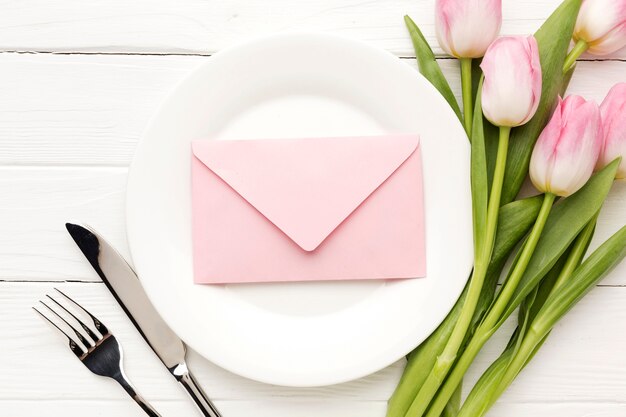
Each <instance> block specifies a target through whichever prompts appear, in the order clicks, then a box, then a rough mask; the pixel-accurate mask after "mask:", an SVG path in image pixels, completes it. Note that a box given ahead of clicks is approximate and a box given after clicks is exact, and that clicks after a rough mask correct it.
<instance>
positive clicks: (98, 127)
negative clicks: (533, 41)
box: [0, 54, 626, 166]
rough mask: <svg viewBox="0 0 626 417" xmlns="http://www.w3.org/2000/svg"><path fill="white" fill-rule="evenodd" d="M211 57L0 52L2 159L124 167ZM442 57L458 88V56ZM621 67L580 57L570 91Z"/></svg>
mask: <svg viewBox="0 0 626 417" xmlns="http://www.w3.org/2000/svg"><path fill="white" fill-rule="evenodd" d="M209 59H210V58H206V57H145V56H65V55H61V56H56V55H43V56H32V55H19V54H0V75H1V77H0V91H2V94H0V138H2V140H0V165H2V164H5V165H68V164H69V165H88V166H93V165H104V166H127V165H128V164H129V163H130V161H131V159H132V155H133V152H134V150H135V147H136V145H137V142H138V140H139V138H140V135H141V132H142V131H143V129H144V128H145V126H146V124H147V123H148V121H149V119H150V118H151V117H152V115H153V114H154V113H155V111H156V110H157V108H158V106H159V104H160V102H161V101H162V100H163V99H164V98H165V96H166V95H167V93H168V92H169V91H170V90H171V89H172V88H174V86H175V85H176V84H177V83H178V82H179V81H180V80H181V79H182V78H183V77H184V76H185V75H187V74H188V73H189V72H190V71H191V70H192V69H193V68H194V67H196V66H197V65H199V64H201V63H203V62H206V61H207V60H209ZM403 62H405V63H406V64H407V65H411V66H413V67H416V64H415V60H412V59H405V60H403ZM440 63H441V65H442V67H443V69H444V72H445V74H446V75H447V76H448V77H449V79H450V81H451V84H452V86H453V88H454V91H455V92H457V94H458V93H459V91H460V82H459V75H458V62H457V61H456V60H450V59H444V60H440ZM624 73H626V62H607V61H604V62H581V63H580V64H579V68H578V70H577V71H576V73H575V75H574V79H573V80H572V83H571V87H570V90H569V91H570V92H572V93H577V94H582V95H584V96H586V97H588V98H593V99H596V100H602V98H603V97H604V95H605V94H606V92H607V91H608V90H609V88H610V87H611V86H612V85H613V84H615V83H617V82H620V81H624ZM381 76H382V75H381Z"/></svg>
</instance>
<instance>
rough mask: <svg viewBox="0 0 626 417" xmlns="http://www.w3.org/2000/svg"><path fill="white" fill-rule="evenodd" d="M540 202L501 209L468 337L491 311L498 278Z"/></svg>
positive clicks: (529, 201)
mask: <svg viewBox="0 0 626 417" xmlns="http://www.w3.org/2000/svg"><path fill="white" fill-rule="evenodd" d="M541 202H542V197H541V196H540V195H539V196H534V197H529V198H525V199H523V200H517V201H514V202H512V203H509V204H507V205H506V206H503V207H501V208H500V215H499V217H498V219H499V220H498V231H497V233H496V242H495V244H494V247H493V254H492V256H491V263H490V264H489V268H488V269H487V274H486V275H485V282H484V283H483V289H482V291H481V292H480V297H479V298H478V303H477V304H476V310H475V311H474V316H473V317H472V324H471V326H470V331H469V332H468V333H467V337H468V338H469V337H471V335H472V334H473V333H474V330H475V329H476V326H478V324H479V323H480V321H481V320H482V318H483V316H484V315H485V313H486V312H487V310H488V309H489V306H490V305H491V302H492V301H493V299H494V296H495V292H496V288H497V285H498V279H499V278H500V273H501V272H502V269H503V268H504V264H505V262H506V260H507V259H508V257H509V254H510V253H511V251H512V250H513V249H514V248H515V245H517V244H518V243H519V241H520V239H521V238H522V237H523V236H524V235H525V234H526V233H527V232H528V230H530V228H531V226H532V225H533V223H534V222H535V219H536V218H537V215H538V214H539V209H540V208H541Z"/></svg>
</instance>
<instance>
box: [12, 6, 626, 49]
mask: <svg viewBox="0 0 626 417" xmlns="http://www.w3.org/2000/svg"><path fill="white" fill-rule="evenodd" d="M434 3H435V2H434V1H414V0H388V1H384V2H380V1H363V0H303V1H298V2H297V3H293V2H290V1H289V0H273V1H272V2H254V1H252V2H243V1H230V2H224V1H215V0H213V1H202V2H200V1H195V0H179V1H177V2H169V1H166V0H159V1H152V0H139V1H134V2H126V1H122V0H110V1H105V0H96V1H90V2H88V3H86V2H81V1H78V0H64V1H62V2H54V3H51V2H49V1H45V0H21V1H19V2H10V3H8V4H6V5H4V7H3V10H2V14H1V15H0V39H1V41H0V50H5V51H14V50H19V51H54V52H58V51H70V52H76V51H80V52H106V53H120V52H121V53H181V54H188V53H193V54H210V53H213V52H215V51H219V50H220V49H223V48H224V47H226V46H229V45H232V44H233V43H236V42H240V41H243V40H246V39H249V38H250V37H251V36H259V35H267V34H274V33H279V32H288V31H303V30H304V31H316V32H327V33H333V34H338V35H343V36H348V37H352V38H355V39H360V40H363V41H367V42H369V43H371V44H373V45H376V46H378V47H380V48H384V49H387V50H389V51H391V52H393V53H395V54H397V55H399V56H414V54H413V49H412V47H411V44H410V41H409V38H408V36H407V33H406V29H405V27H404V23H403V21H402V17H403V16H404V15H405V14H409V15H411V17H412V18H413V19H414V20H415V21H416V23H417V24H418V25H419V26H420V27H421V29H422V30H423V32H424V34H425V35H426V38H427V39H428V41H429V42H430V44H431V45H432V46H433V47H434V48H435V49H436V52H437V53H439V54H442V53H443V52H442V51H441V49H439V47H438V45H437V42H436V39H435V28H434ZM560 3H561V0H527V1H517V0H504V1H503V17H504V21H503V25H502V34H507V35H513V34H530V33H533V32H534V31H535V30H536V29H537V28H539V26H540V25H541V24H542V23H543V21H544V20H545V19H546V18H547V17H548V16H549V15H550V13H551V12H552V11H553V10H554V9H555V8H556V7H557V6H558V5H559V4H560ZM615 56H618V57H622V58H623V57H625V56H626V51H620V52H619V53H617V54H616V55H615Z"/></svg>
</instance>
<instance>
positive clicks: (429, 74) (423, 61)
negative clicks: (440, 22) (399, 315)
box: [404, 16, 463, 123]
mask: <svg viewBox="0 0 626 417" xmlns="http://www.w3.org/2000/svg"><path fill="white" fill-rule="evenodd" d="M404 23H406V27H407V29H409V34H410V35H411V41H412V42H413V48H414V49H415V56H416V58H417V65H418V67H419V70H420V73H421V74H422V75H423V76H424V77H426V79H427V80H428V81H430V83H431V84H432V85H434V86H435V88H436V89H437V90H439V92H440V93H441V95H442V96H443V98H445V99H446V101H447V102H448V104H450V107H452V110H454V113H456V116H457V117H458V118H459V121H460V122H461V123H463V116H462V115H461V108H460V107H459V103H458V102H457V101H456V97H454V94H453V93H452V89H451V88H450V84H448V80H446V77H444V76H443V72H441V68H440V67H439V64H438V63H437V59H436V58H435V54H434V53H433V50H432V49H431V48H430V45H428V42H427V41H426V38H424V35H422V32H421V31H420V30H419V28H418V27H417V25H416V24H415V22H414V21H413V20H412V19H411V18H410V17H409V16H404Z"/></svg>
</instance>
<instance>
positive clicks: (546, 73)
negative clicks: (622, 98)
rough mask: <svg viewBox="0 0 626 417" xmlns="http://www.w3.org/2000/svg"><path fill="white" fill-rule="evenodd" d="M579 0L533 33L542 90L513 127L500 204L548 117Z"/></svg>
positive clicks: (520, 176) (522, 173)
mask: <svg viewBox="0 0 626 417" xmlns="http://www.w3.org/2000/svg"><path fill="white" fill-rule="evenodd" d="M581 1H582V0H565V1H564V2H563V3H561V5H560V6H559V7H558V8H557V9H556V10H555V11H554V12H553V13H552V15H551V16H550V17H549V18H548V20H546V21H545V23H544V24H543V25H542V26H541V27H540V28H539V30H538V31H537V32H536V33H535V38H536V39H537V43H538V45H539V56H540V60H541V72H542V80H543V84H542V90H541V100H540V101H539V107H538V109H537V113H536V114H535V116H534V117H533V118H532V119H531V120H530V122H528V123H526V124H525V125H523V126H520V127H518V128H515V129H513V131H512V132H511V141H510V148H509V154H508V158H507V164H506V166H507V170H506V173H505V177H504V186H503V189H502V199H501V201H502V203H503V204H504V203H508V202H509V201H513V200H514V199H515V197H516V196H517V193H518V192H519V190H520V188H521V186H522V184H523V182H524V179H525V178H526V175H527V174H528V164H529V162H530V155H531V153H532V150H533V147H534V146H535V142H536V141H537V138H538V137H539V134H540V133H541V131H542V130H543V128H544V126H545V125H546V123H547V122H548V120H549V119H550V116H551V114H552V111H553V109H554V106H555V104H556V100H557V96H558V94H559V93H561V91H562V88H563V84H564V80H565V76H564V75H563V63H564V62H565V57H566V56H567V51H568V49H569V45H570V42H571V38H572V32H573V30H574V24H575V23H576V18H577V16H578V10H579V9H580V4H581Z"/></svg>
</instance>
